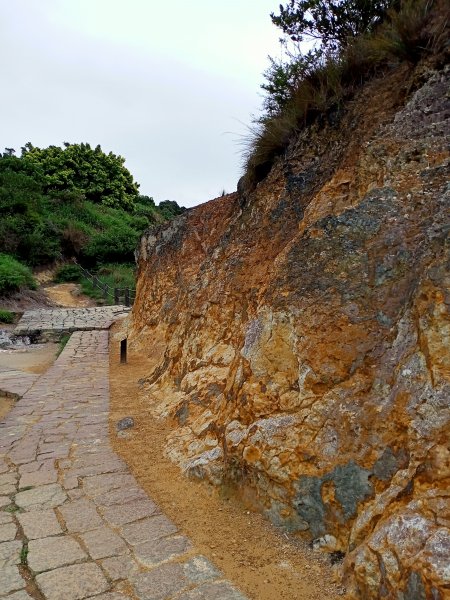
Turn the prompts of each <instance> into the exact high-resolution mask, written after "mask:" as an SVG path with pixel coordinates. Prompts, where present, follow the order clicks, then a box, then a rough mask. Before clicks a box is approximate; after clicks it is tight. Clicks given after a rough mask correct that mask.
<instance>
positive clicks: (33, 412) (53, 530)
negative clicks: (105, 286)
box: [0, 309, 245, 600]
mask: <svg viewBox="0 0 450 600" xmlns="http://www.w3.org/2000/svg"><path fill="white" fill-rule="evenodd" d="M81 310H83V311H84V312H86V311H88V310H92V309H81ZM94 310H95V309H94ZM32 312H34V313H39V311H32ZM40 312H41V313H42V311H40ZM66 312H67V311H66ZM98 315H99V316H98V319H97V321H96V323H97V326H98V327H99V328H100V329H102V328H103V327H104V326H105V324H106V323H107V321H108V319H109V320H111V319H113V313H112V312H111V311H110V312H109V313H108V314H107V316H106V317H105V315H104V313H98ZM38 317H39V315H37V316H36V315H35V316H33V319H31V318H30V319H28V321H27V323H28V324H33V323H34V325H33V326H35V325H37V323H38ZM79 318H80V317H79V315H77V316H75V317H72V321H71V323H72V324H73V323H74V322H75V321H76V320H77V319H78V320H79ZM90 318H91V317H89V318H86V323H89V319H90ZM64 320H65V324H66V325H67V326H69V321H70V319H69V317H68V316H67V317H65V318H64ZM48 322H49V321H47V324H48ZM54 322H55V324H56V323H57V320H55V321H54ZM109 324H110V323H109V322H108V327H109ZM60 325H61V323H60V322H59V323H58V326H60ZM27 326H28V325H27ZM108 335H109V334H108V331H106V330H91V331H78V332H75V333H73V335H72V336H71V338H70V340H69V342H68V343H67V345H66V347H65V349H64V351H63V352H62V354H61V355H60V356H59V358H58V359H57V360H56V362H55V364H54V365H53V366H52V367H51V368H50V369H49V370H48V371H47V373H45V374H43V375H41V376H40V377H39V379H38V380H37V381H36V382H35V383H34V384H33V386H32V387H31V388H30V389H29V390H28V391H27V392H26V393H25V394H24V395H23V397H22V398H21V399H20V400H19V401H18V402H17V403H16V404H15V406H14V407H13V409H12V410H11V411H10V413H9V414H8V415H7V417H6V419H5V420H4V421H3V422H2V423H0V496H1V499H2V501H1V502H0V573H1V575H0V598H1V599H2V600H3V599H4V598H7V599H8V600H27V598H33V599H34V600H37V599H39V600H42V598H44V599H45V600H84V599H86V600H87V599H88V598H91V599H94V598H95V599H96V600H124V599H132V600H151V599H154V600H157V599H161V600H171V599H172V598H173V599H174V600H175V598H183V599H184V600H245V598H244V597H243V596H242V595H241V594H240V593H239V592H238V591H237V590H236V589H235V588H234V587H233V586H232V585H231V584H230V583H229V582H226V581H224V580H223V576H222V574H221V573H220V572H219V571H218V570H217V569H216V567H215V566H214V565H212V564H211V563H210V562H209V561H208V560H207V559H206V558H204V557H202V556H198V553H197V552H196V550H195V547H193V544H192V543H191V541H190V540H189V539H188V538H186V537H185V536H183V535H182V533H181V532H180V531H179V530H178V528H177V527H176V525H175V524H174V523H173V522H172V521H171V520H170V519H168V518H167V517H166V516H165V515H164V514H162V512H161V510H160V509H159V507H158V506H157V505H156V504H155V502H153V500H151V499H150V498H149V497H148V496H147V494H146V493H145V492H144V490H143V489H142V488H141V487H140V486H139V484H138V483H137V481H136V480H135V478H134V476H133V475H132V474H131V472H130V471H129V469H128V467H127V465H126V464H125V463H124V462H123V461H122V460H121V459H120V458H119V457H118V456H117V455H116V454H115V453H114V451H113V450H112V448H111V445H110V443H109V438H108V410H109V379H108V377H109V371H108V369H109V357H108ZM25 588H26V589H25Z"/></svg>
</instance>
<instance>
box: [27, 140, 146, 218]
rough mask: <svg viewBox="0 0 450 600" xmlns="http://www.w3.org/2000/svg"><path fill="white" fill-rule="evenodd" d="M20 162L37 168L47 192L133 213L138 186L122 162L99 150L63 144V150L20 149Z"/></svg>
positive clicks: (32, 147)
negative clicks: (76, 195)
mask: <svg viewBox="0 0 450 600" xmlns="http://www.w3.org/2000/svg"><path fill="white" fill-rule="evenodd" d="M22 159H23V161H24V162H26V163H30V164H33V165H34V166H36V167H38V168H39V169H40V170H41V172H42V175H43V178H44V190H45V191H46V192H67V191H69V192H79V193H80V194H82V195H84V197H85V198H86V199H87V200H90V201H91V202H94V203H97V204H104V205H106V206H111V207H114V208H122V209H124V210H132V209H133V206H134V201H135V199H136V197H137V195H138V188H139V186H138V184H137V183H135V181H134V180H133V176H132V175H131V173H130V172H129V171H128V169H127V168H126V167H125V166H124V163H125V159H124V158H122V157H121V156H117V155H116V154H113V153H112V152H109V153H108V154H106V153H105V152H103V150H102V149H101V147H100V146H96V147H95V148H91V146H90V145H89V144H69V143H67V142H65V143H64V148H61V147H59V146H49V147H48V148H44V149H41V148H36V147H34V146H33V145H32V144H31V143H28V144H26V145H25V146H24V147H23V148H22Z"/></svg>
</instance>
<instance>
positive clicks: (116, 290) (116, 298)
mask: <svg viewBox="0 0 450 600" xmlns="http://www.w3.org/2000/svg"><path fill="white" fill-rule="evenodd" d="M114 304H119V288H114Z"/></svg>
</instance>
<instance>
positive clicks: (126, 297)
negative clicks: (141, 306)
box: [125, 288, 130, 306]
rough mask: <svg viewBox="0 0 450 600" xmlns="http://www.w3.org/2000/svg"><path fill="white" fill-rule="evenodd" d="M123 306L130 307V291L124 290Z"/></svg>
mask: <svg viewBox="0 0 450 600" xmlns="http://www.w3.org/2000/svg"><path fill="white" fill-rule="evenodd" d="M125 306H130V290H129V289H128V288H125Z"/></svg>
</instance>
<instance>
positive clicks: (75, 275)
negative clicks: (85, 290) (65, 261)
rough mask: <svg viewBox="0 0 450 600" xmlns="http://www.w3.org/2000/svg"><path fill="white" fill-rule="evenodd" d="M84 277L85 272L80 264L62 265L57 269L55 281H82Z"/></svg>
mask: <svg viewBox="0 0 450 600" xmlns="http://www.w3.org/2000/svg"><path fill="white" fill-rule="evenodd" d="M82 277H83V272H82V270H81V269H80V267H79V266H78V265H62V266H61V267H59V269H58V270H57V271H56V275H55V278H54V279H55V281H56V282H57V283H65V282H67V281H80V279H81V278H82Z"/></svg>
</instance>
